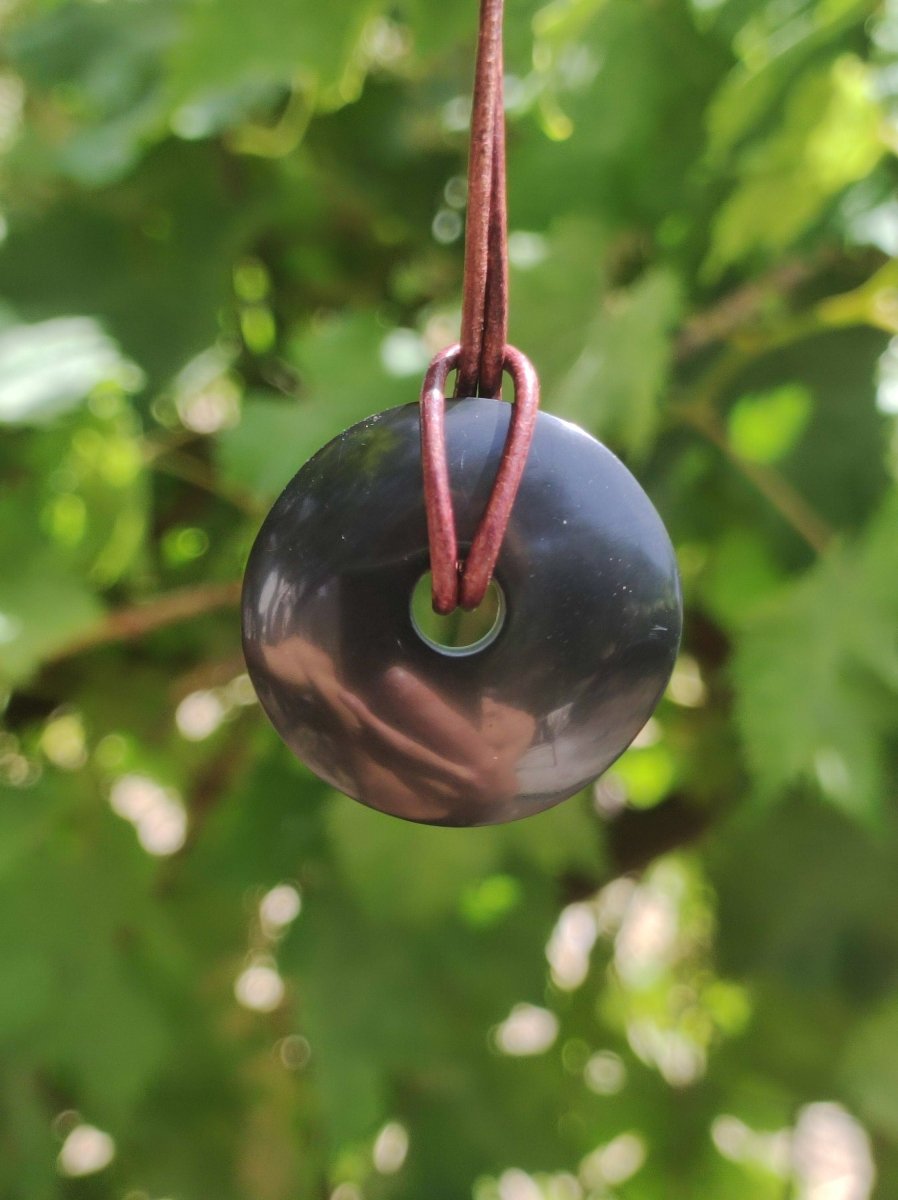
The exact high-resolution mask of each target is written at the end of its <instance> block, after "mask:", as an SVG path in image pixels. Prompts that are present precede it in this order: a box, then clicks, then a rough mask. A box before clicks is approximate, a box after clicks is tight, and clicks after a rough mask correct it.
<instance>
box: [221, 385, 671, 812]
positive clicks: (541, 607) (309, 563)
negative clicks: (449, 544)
mask: <svg viewBox="0 0 898 1200" xmlns="http://www.w3.org/2000/svg"><path fill="white" fill-rule="evenodd" d="M511 411H512V409H511V406H510V405H508V404H503V403H497V402H496V401H495V400H484V399H466V400H457V401H450V402H449V403H447V405H446V416H445V440H446V461H447V464H448V468H449V479H450V482H451V489H452V503H453V508H454V512H455V522H456V530H457V536H458V540H459V546H460V547H461V548H462V550H463V551H464V550H465V549H466V548H467V546H468V545H469V544H470V542H471V540H472V538H473V537H474V533H475V530H476V528H477V526H478V523H479V521H480V519H481V516H482V514H483V511H484V509H485V507H486V505H487V502H488V500H489V497H490V491H491V488H492V485H493V481H494V479H495V477H496V473H497V470H498V466H499V461H500V457H501V454H502V449H503V446H504V444H505V440H506V434H507V430H508V424H509V418H510V414H511ZM421 473H422V462H421V443H420V429H419V408H418V405H415V404H412V405H407V406H404V407H400V408H394V409H390V410H389V411H388V412H385V413H380V414H379V415H377V416H374V417H370V418H368V420H366V421H362V422H361V423H360V424H358V425H355V426H353V427H352V428H351V429H349V430H347V431H346V432H345V433H343V434H341V435H340V436H339V437H337V438H335V439H334V440H333V441H332V442H330V443H329V444H328V445H327V446H325V447H324V448H323V449H322V450H321V451H319V452H318V454H316V455H315V457H314V458H312V459H311V461H310V462H308V463H307V464H306V465H305V466H304V467H303V468H302V470H301V471H300V472H299V473H298V474H297V475H296V476H295V478H294V479H293V480H292V481H291V483H290V484H288V486H287V488H286V489H285V491H284V492H283V494H282V495H281V497H280V499H279V500H278V501H277V502H276V504H275V505H274V508H273V509H272V511H271V513H270V514H269V516H268V517H267V519H266V521H265V523H264V525H263V526H262V529H261V531H260V533H259V536H258V538H257V540H256V543H255V545H254V547H253V550H252V554H251V556H250V560H249V565H248V567H247V572H246V580H245V585H244V593H243V637H244V650H245V654H246V661H247V665H248V668H249V673H250V676H251V678H252V681H253V683H254V685H255V688H256V691H257V692H258V695H259V699H260V700H261V702H262V705H263V707H264V709H265V711H266V713H267V714H268V716H269V718H270V719H271V721H272V723H273V725H274V726H275V728H276V729H277V731H278V733H279V734H280V735H281V737H282V738H283V740H284V741H285V742H286V743H287V745H288V746H289V747H290V748H291V750H293V751H294V753H295V754H297V755H298V756H299V758H301V759H302V760H303V761H304V762H306V763H307V764H308V765H309V766H310V767H311V768H312V769H313V770H314V771H315V772H316V774H318V775H320V776H321V777H322V778H323V779H325V780H327V781H328V782H329V783H331V784H333V786H334V787H336V788H338V789H339V790H340V791H343V792H346V793H347V794H348V795H350V796H353V797H355V798H356V799H358V800H361V801H362V802H363V803H364V804H367V805H370V806H371V807H372V808H377V809H380V810H381V811H383V812H387V813H391V814H393V815H394V816H397V817H404V818H407V819H408V820H413V821H423V822H426V823H428V824H434V825H485V824H491V823H494V822H499V821H510V820H514V819H516V818H518V817H523V816H527V815H529V814H531V813H535V812H539V811H541V810H542V809H546V808H550V807H551V806H552V805H554V804H557V803H558V802H559V801H561V800H564V799H565V798H566V797H567V796H570V795H572V794H573V793H575V792H577V791H579V790H580V789H581V788H583V787H584V786H585V785H586V784H588V783H589V782H590V781H592V780H593V779H595V778H596V776H598V775H599V774H601V772H603V771H604V770H605V769H606V768H607V767H608V766H609V765H610V764H611V763H612V762H613V761H614V760H615V759H616V758H617V757H618V755H620V754H621V753H622V751H623V750H624V749H626V747H627V746H628V745H629V743H630V742H631V741H632V739H633V738H634V737H635V736H636V734H637V733H638V732H639V730H640V729H641V728H642V726H643V725H644V723H645V722H646V720H647V719H648V717H649V715H650V714H651V712H652V710H653V709H654V707H655V705H656V703H657V701H658V699H659V697H660V695H661V693H662V692H663V690H664V688H665V686H666V684H667V681H668V678H669V676H670V673H671V670H672V668H673V663H674V659H675V656H676V652H677V647H678V644H679V637H680V626H681V610H680V588H679V579H678V574H677V568H676V562H675V558H674V553H673V548H672V547H671V544H670V540H669V539H668V536H667V533H666V531H665V529H664V526H663V525H662V523H661V520H660V518H659V517H658V515H657V513H656V512H655V509H654V508H653V506H652V504H651V502H650V501H649V499H648V497H647V496H646V495H645V493H644V492H643V490H642V488H641V487H640V486H639V484H638V483H637V482H636V480H635V479H634V478H633V476H632V475H631V474H630V472H629V471H628V470H627V469H626V467H624V466H623V464H622V463H621V462H620V461H619V460H618V459H617V458H615V456H614V455H613V454H612V453H611V452H610V451H609V450H607V449H606V448H605V447H604V446H602V445H601V444H600V443H599V442H597V441H596V440H595V439H594V438H592V437H590V436H589V435H588V434H586V433H584V432H583V431H582V430H580V429H578V428H577V427H576V426H574V425H571V424H569V423H568V422H566V421H562V420H559V419H558V418H557V417H553V416H550V415H548V414H547V413H540V414H539V416H538V417H537V420H536V427H535V431H534V435H533V441H532V444H531V448H530V453H529V457H528V459H527V463H526V467H525V469H524V472H523V477H522V480H521V483H520V487H519V490H518V493H517V498H516V500H515V503H514V507H513V509H512V512H511V517H510V521H509V524H508V527H507V530H506V533H505V537H504V540H503V542H502V548H501V551H500V553H499V558H498V562H497V564H496V569H495V573H494V580H495V585H496V588H497V591H496V592H495V593H494V597H495V599H494V603H493V610H491V612H494V614H495V615H494V618H493V619H491V622H490V627H489V628H487V629H486V630H485V631H483V632H482V636H480V637H479V638H478V639H477V640H476V641H475V642H474V644H473V645H471V646H468V647H466V648H465V647H462V648H458V647H449V648H441V647H440V646H439V645H438V643H436V642H435V640H434V638H433V637H432V636H431V635H430V634H429V633H428V631H427V629H426V628H425V627H424V625H423V623H422V621H421V620H420V618H416V615H415V611H414V609H413V596H414V593H415V589H416V585H418V584H419V581H420V580H421V579H422V577H423V576H424V575H425V574H426V572H427V571H428V568H429V541H428V526H427V513H426V509H425V502H424V496H423V492H422V488H421Z"/></svg>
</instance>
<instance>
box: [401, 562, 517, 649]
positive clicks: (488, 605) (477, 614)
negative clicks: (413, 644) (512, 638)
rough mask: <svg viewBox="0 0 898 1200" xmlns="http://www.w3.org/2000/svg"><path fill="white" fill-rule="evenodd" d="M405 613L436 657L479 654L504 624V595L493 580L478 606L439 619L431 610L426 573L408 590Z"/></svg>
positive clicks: (429, 585)
mask: <svg viewBox="0 0 898 1200" xmlns="http://www.w3.org/2000/svg"><path fill="white" fill-rule="evenodd" d="M409 612H410V614H411V618H412V625H413V627H414V630H415V633H417V635H418V637H419V638H420V639H421V640H422V642H426V644H427V645H428V646H430V647H431V649H433V650H437V651H439V653H440V654H449V655H454V656H459V657H460V656H462V655H465V654H479V653H480V651H481V650H485V649H486V648H487V646H489V645H491V644H492V643H493V642H494V641H495V640H496V638H497V637H498V636H499V634H500V632H501V631H502V626H503V625H504V623H505V596H504V595H503V593H502V589H501V588H500V587H499V585H498V583H496V581H495V579H494V580H493V581H492V582H491V583H490V585H489V587H488V588H487V589H486V595H485V596H484V597H483V601H482V603H481V604H479V605H478V606H477V608H475V609H473V610H472V611H471V612H466V611H465V609H463V608H457V609H456V610H455V612H451V613H449V615H448V616H446V617H442V616H440V614H439V613H436V612H434V611H433V605H432V603H431V580H430V572H429V571H426V572H425V573H424V574H423V575H422V576H421V578H420V579H419V580H418V582H417V583H416V584H415V586H414V589H413V590H412V598H411V603H410V605H409Z"/></svg>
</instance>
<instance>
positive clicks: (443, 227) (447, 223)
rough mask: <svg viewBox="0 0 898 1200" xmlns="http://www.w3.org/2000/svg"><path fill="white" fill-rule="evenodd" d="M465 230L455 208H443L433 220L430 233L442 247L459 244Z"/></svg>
mask: <svg viewBox="0 0 898 1200" xmlns="http://www.w3.org/2000/svg"><path fill="white" fill-rule="evenodd" d="M463 229H464V221H462V219H461V217H460V216H459V214H458V213H457V212H456V211H455V209H454V208H441V209H440V210H439V212H438V213H437V215H436V216H435V217H434V219H433V223H432V224H431V227H430V231H431V233H432V234H433V236H434V239H435V240H436V241H438V242H439V243H440V245H442V246H448V245H450V244H451V243H452V242H457V241H458V239H459V238H460V237H461V234H462V230H463Z"/></svg>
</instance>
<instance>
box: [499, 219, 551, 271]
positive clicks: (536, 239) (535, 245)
mask: <svg viewBox="0 0 898 1200" xmlns="http://www.w3.org/2000/svg"><path fill="white" fill-rule="evenodd" d="M548 253H549V243H548V242H547V241H546V239H545V238H544V237H543V235H542V234H541V233H527V232H526V231H525V230H523V229H516V230H514V231H513V232H512V233H510V234H509V235H508V261H509V262H510V263H511V265H512V266H513V267H517V268H518V270H519V271H528V270H530V269H531V268H532V267H538V266H539V264H540V263H541V262H544V261H545V258H546V256H547V255H548Z"/></svg>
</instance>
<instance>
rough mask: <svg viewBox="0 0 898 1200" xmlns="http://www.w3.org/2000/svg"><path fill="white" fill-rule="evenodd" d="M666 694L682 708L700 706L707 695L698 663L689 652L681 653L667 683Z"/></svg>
mask: <svg viewBox="0 0 898 1200" xmlns="http://www.w3.org/2000/svg"><path fill="white" fill-rule="evenodd" d="M667 694H668V696H669V697H670V698H671V700H673V702H674V704H679V705H681V706H682V707H683V708H701V706H702V705H703V704H704V703H705V700H706V699H707V697H708V689H707V688H706V687H705V683H704V680H703V679H702V674H701V671H700V670H699V666H698V663H697V662H696V661H695V659H694V658H692V657H691V655H689V654H681V655H680V657H679V658H678V659H677V664H676V666H675V667H674V669H673V675H671V677H670V683H669V684H668V685H667Z"/></svg>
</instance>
